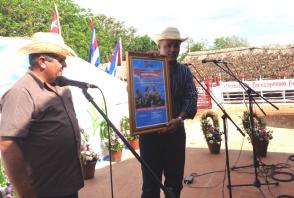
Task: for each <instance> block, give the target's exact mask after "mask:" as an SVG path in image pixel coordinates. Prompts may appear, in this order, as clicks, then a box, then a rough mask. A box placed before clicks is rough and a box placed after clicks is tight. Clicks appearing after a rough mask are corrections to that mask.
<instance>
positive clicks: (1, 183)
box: [0, 159, 16, 198]
mask: <svg viewBox="0 0 294 198" xmlns="http://www.w3.org/2000/svg"><path fill="white" fill-rule="evenodd" d="M4 196H5V197H7V198H8V197H16V195H15V192H14V190H13V189H12V185H11V184H10V183H9V181H8V178H7V177H6V175H5V171H4V168H3V164H2V161H1V159H0V197H1V198H2V197H4Z"/></svg>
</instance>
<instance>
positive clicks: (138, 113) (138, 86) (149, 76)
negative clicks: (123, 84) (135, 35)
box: [126, 52, 172, 135]
mask: <svg viewBox="0 0 294 198" xmlns="http://www.w3.org/2000/svg"><path fill="white" fill-rule="evenodd" d="M126 65H127V68H128V95H129V118H130V119H129V121H130V131H131V134H132V135H141V134H143V133H150V132H156V131H159V130H160V129H162V128H164V127H165V126H166V124H167V123H168V122H169V120H170V119H171V118H172V109H171V95H170V79H169V70H168V67H167V60H166V57H165V56H153V55H151V54H146V53H134V52H127V53H126Z"/></svg>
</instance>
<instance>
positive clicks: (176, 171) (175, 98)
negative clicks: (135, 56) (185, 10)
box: [140, 27, 197, 198]
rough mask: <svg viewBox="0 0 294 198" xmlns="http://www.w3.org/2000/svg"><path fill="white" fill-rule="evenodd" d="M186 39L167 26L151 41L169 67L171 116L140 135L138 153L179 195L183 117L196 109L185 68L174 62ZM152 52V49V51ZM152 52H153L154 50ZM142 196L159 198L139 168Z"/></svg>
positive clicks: (192, 83)
mask: <svg viewBox="0 0 294 198" xmlns="http://www.w3.org/2000/svg"><path fill="white" fill-rule="evenodd" d="M186 39H187V38H181V36H180V32H179V30H178V29H177V28H174V27H168V28H166V29H165V30H164V31H163V32H162V33H161V34H160V35H157V36H156V37H155V38H154V40H155V42H156V43H157V45H158V48H159V53H158V54H160V55H165V56H166V57H167V61H168V67H169V69H170V75H169V76H170V92H171V96H172V104H171V105H172V111H173V118H172V119H171V120H170V121H169V123H168V124H167V126H166V128H165V129H163V130H161V131H158V133H150V134H145V135H141V136H140V155H141V157H142V159H144V160H145V161H146V162H147V164H148V165H149V166H150V167H151V169H152V170H153V171H154V173H155V174H156V175H157V177H158V178H159V179H160V180H161V178H162V174H164V177H165V181H164V185H165V187H167V188H168V189H170V191H171V192H172V193H173V194H174V196H175V197H176V198H179V197H180V194H181V190H182V188H183V185H182V180H183V174H184V166H185V147H186V133H185V128H184V120H185V119H193V118H194V116H195V114H196V111H197V91H196V87H195V84H194V82H193V76H192V73H191V71H190V70H189V68H188V67H187V66H186V65H184V64H180V63H178V62H177V57H178V55H179V52H180V46H181V43H182V42H183V41H185V40H186ZM153 53H154V52H153ZM155 54H156V53H155ZM142 175H143V186H142V190H143V192H142V196H141V197H142V198H159V197H160V188H159V186H158V185H157V184H156V183H155V182H154V181H153V179H152V178H150V176H149V174H148V172H147V171H146V170H145V169H144V167H142Z"/></svg>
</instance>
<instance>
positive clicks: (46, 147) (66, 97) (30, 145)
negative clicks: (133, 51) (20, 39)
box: [0, 32, 84, 198]
mask: <svg viewBox="0 0 294 198" xmlns="http://www.w3.org/2000/svg"><path fill="white" fill-rule="evenodd" d="M19 51H20V52H22V53H26V54H29V62H30V68H29V70H28V72H27V73H26V74H25V75H24V76H23V77H22V78H21V79H19V80H18V81H17V82H16V83H15V84H14V85H13V86H12V87H11V88H10V89H9V90H8V91H7V92H6V93H5V94H4V95H3V97H2V99H1V102H0V112H1V121H0V136H1V141H0V149H1V154H2V159H3V161H4V167H5V171H6V174H7V175H8V178H9V181H10V182H11V184H12V186H13V188H14V189H15V191H16V194H17V196H18V197H21V198H34V197H37V198H45V197H48V198H49V197H50V198H76V197H78V191H79V189H80V188H82V187H83V185H84V182H83V177H82V171H81V164H80V142H81V138H80V131H79V125H78V121H77V119H76V114H75V110H74V107H73V102H72V96H71V92H70V90H69V89H68V88H65V87H58V86H56V85H55V84H54V81H55V79H56V77H57V76H59V75H61V74H62V70H63V68H64V67H66V63H65V59H66V56H76V55H75V52H74V51H73V50H72V49H71V48H70V47H69V46H67V45H65V44H64V41H63V38H62V37H61V36H60V35H59V34H56V33H49V32H46V33H45V32H38V33H35V34H34V35H33V36H32V41H31V43H29V44H28V45H26V46H24V47H23V48H21V49H20V50H19Z"/></svg>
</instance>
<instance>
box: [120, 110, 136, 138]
mask: <svg viewBox="0 0 294 198" xmlns="http://www.w3.org/2000/svg"><path fill="white" fill-rule="evenodd" d="M120 128H121V132H122V133H123V135H124V136H125V137H126V138H127V140H129V141H132V140H135V139H139V136H138V135H132V134H131V132H130V123H129V118H128V117H127V116H124V117H122V119H121V125H120Z"/></svg>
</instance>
